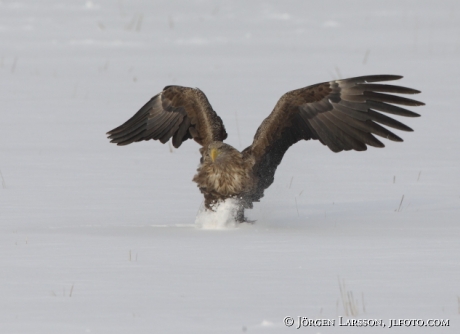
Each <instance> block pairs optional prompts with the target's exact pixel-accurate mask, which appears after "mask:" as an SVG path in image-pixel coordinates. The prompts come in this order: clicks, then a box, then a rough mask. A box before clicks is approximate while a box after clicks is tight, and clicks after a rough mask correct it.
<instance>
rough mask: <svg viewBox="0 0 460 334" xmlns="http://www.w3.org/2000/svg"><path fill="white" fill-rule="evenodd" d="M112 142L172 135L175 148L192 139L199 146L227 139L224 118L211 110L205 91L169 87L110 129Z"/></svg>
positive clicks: (158, 138)
mask: <svg viewBox="0 0 460 334" xmlns="http://www.w3.org/2000/svg"><path fill="white" fill-rule="evenodd" d="M107 135H108V137H109V139H111V143H116V144H117V145H128V144H131V143H133V142H138V141H141V140H150V139H154V140H160V142H162V143H163V144H164V143H166V142H167V141H168V140H169V139H170V138H171V137H172V144H173V146H174V147H176V148H177V147H179V146H180V145H181V144H182V143H183V142H184V141H186V140H187V139H189V138H193V139H194V140H195V141H196V142H197V143H199V144H200V145H203V146H205V145H207V144H209V143H211V142H213V141H223V140H224V139H226V138H227V132H225V127H224V124H223V123H222V119H221V118H220V117H219V116H217V114H216V112H215V111H214V110H213V109H212V107H211V105H210V104H209V101H208V99H207V98H206V95H204V93H203V92H202V91H201V90H199V89H197V88H189V87H181V86H167V87H165V88H164V89H163V91H162V92H161V93H160V94H158V95H155V96H154V97H153V98H152V99H151V100H150V101H149V102H147V103H146V104H145V105H144V106H143V107H142V108H141V109H140V110H139V111H138V112H137V113H136V114H135V115H134V116H133V117H131V118H130V119H129V120H128V121H126V122H125V123H123V124H122V125H120V126H119V127H117V128H115V129H113V130H111V131H109V132H107Z"/></svg>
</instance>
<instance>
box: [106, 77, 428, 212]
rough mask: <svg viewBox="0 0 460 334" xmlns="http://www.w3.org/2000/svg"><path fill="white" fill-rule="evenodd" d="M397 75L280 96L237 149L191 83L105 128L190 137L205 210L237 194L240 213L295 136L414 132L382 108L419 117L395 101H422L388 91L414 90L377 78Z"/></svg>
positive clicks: (361, 138) (331, 142) (175, 139)
mask: <svg viewBox="0 0 460 334" xmlns="http://www.w3.org/2000/svg"><path fill="white" fill-rule="evenodd" d="M401 78H402V76H397V75H372V76H363V77H355V78H349V79H344V80H335V81H329V82H324V83H320V84H316V85H313V86H308V87H304V88H300V89H297V90H293V91H290V92H288V93H286V94H284V95H283V96H282V97H281V98H280V99H279V100H278V102H277V104H276V105H275V108H274V109H273V111H272V112H271V114H270V115H269V116H268V117H267V118H266V119H265V120H264V121H263V122H262V124H261V125H260V127H259V128H258V129H257V132H256V135H255V137H254V141H253V143H252V145H251V146H249V147H247V148H246V149H245V150H243V151H242V152H239V151H238V150H236V149H235V148H233V147H231V146H230V145H228V144H224V143H223V141H224V140H225V139H226V138H227V133H226V132H225V127H224V125H223V123H222V120H221V119H220V117H219V116H217V114H216V112H215V111H214V110H213V109H212V107H211V105H210V104H209V101H208V99H207V98H206V96H205V95H204V93H203V92H202V91H201V90H199V89H195V88H188V87H180V86H167V87H165V88H164V90H163V91H162V92H161V93H160V94H158V95H155V96H154V97H153V98H152V99H151V100H150V101H149V102H147V104H145V105H144V106H143V107H142V108H141V109H140V110H139V111H138V112H137V113H136V114H135V115H134V116H133V117H132V118H130V119H129V120H128V121H127V122H125V123H124V124H122V125H121V126H119V127H117V128H115V129H113V130H112V131H109V132H108V133H107V134H108V135H109V139H111V142H112V143H116V144H117V145H128V144H131V143H133V142H137V141H141V140H150V139H155V140H157V139H158V140H160V141H161V142H162V143H166V142H167V141H168V140H169V139H171V138H172V143H173V145H174V147H176V148H177V147H179V146H180V145H181V144H182V142H184V141H185V140H187V139H194V140H195V141H196V142H197V143H199V144H200V145H201V146H202V148H201V149H200V152H201V154H202V159H201V165H200V167H199V168H198V173H197V174H196V175H195V177H194V179H193V181H195V182H196V183H197V184H198V187H199V188H200V191H201V192H202V193H203V194H204V197H205V205H206V208H207V209H212V205H213V204H214V203H218V202H219V201H222V200H225V199H226V198H230V197H233V198H237V199H239V200H240V203H241V209H240V212H239V213H238V217H237V218H238V219H239V220H242V219H243V210H244V208H251V207H252V203H253V202H256V201H259V200H260V198H261V197H263V193H264V190H265V189H267V188H268V187H269V186H270V185H271V184H272V183H273V180H274V175H275V171H276V168H277V167H278V165H279V164H280V162H281V160H282V158H283V156H284V154H285V152H286V151H287V149H288V148H289V147H290V146H291V145H293V144H295V143H296V142H298V141H299V140H302V139H303V140H309V139H317V140H319V141H320V142H321V143H322V144H323V145H326V146H327V147H329V149H331V150H332V151H333V152H340V151H343V150H345V151H349V150H356V151H364V150H366V149H367V146H368V145H369V146H374V147H384V145H383V143H382V142H381V141H380V140H378V139H377V138H375V137H374V135H377V136H380V137H383V138H386V139H389V140H392V141H402V139H401V138H400V137H398V136H397V135H395V134H394V133H392V132H391V131H389V130H388V129H387V128H385V127H383V126H381V125H380V124H382V125H385V126H388V127H390V128H394V129H398V130H402V131H412V129H411V128H409V127H408V126H406V125H404V124H402V123H400V122H398V121H396V120H394V119H393V118H390V117H388V116H386V115H384V114H382V112H383V113H386V114H393V115H398V116H405V117H417V116H420V115H419V114H416V113H414V112H412V111H409V110H407V109H404V108H401V107H399V106H396V105H404V106H420V105H424V103H422V102H419V101H415V100H411V99H408V98H405V97H401V96H397V95H391V94H387V93H396V94H417V93H420V92H419V91H417V90H415V89H411V88H405V87H400V86H393V85H386V84H380V83H375V82H382V81H391V80H398V79H401Z"/></svg>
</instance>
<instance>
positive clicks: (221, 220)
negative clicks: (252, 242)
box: [195, 198, 239, 230]
mask: <svg viewBox="0 0 460 334" xmlns="http://www.w3.org/2000/svg"><path fill="white" fill-rule="evenodd" d="M238 208H239V205H238V200H237V199H235V198H227V199H226V200H225V201H223V202H218V203H215V204H213V205H212V210H206V209H205V206H204V203H203V204H202V205H201V207H200V210H199V211H198V213H197V215H196V218H195V227H197V228H201V229H204V230H220V229H231V228H236V227H237V226H238V225H239V223H238V222H237V221H236V216H237V212H238Z"/></svg>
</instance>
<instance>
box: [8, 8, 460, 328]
mask: <svg viewBox="0 0 460 334" xmlns="http://www.w3.org/2000/svg"><path fill="white" fill-rule="evenodd" d="M459 36H460V3H459V2H458V1H456V0H450V1H448V0H446V1H409V0H389V1H364V0H363V1H358V0H356V1H339V0H331V1H315V2H312V1H283V2H280V1H262V0H255V1H204V0H202V1H141V0H136V1H127V0H119V1H109V0H91V1H83V0H82V1H77V0H74V1H63V0H61V1H58V0H42V1H33V0H28V1H26V0H17V1H9V0H1V1H0V40H1V47H0V98H1V102H2V103H1V111H0V171H1V175H0V176H1V177H0V182H1V185H0V268H1V270H0V296H1V298H0V333H35V334H36V333H38V334H41V333H47V334H49V333H243V332H247V333H281V332H283V333H284V332H291V333H292V332H296V329H295V328H293V327H291V328H287V327H285V326H284V324H283V318H284V317H285V316H293V317H295V318H296V317H297V316H304V317H308V318H313V319H316V318H326V319H336V320H337V319H338V316H339V315H343V316H346V315H347V313H348V314H349V315H348V316H346V319H353V318H357V319H368V318H371V319H383V320H384V321H388V319H390V318H397V319H404V318H417V319H425V320H426V319H433V318H435V319H436V318H438V319H450V326H449V327H443V328H417V327H401V328H393V329H388V328H384V329H382V328H366V329H356V328H351V327H339V326H335V327H321V328H319V327H317V328H302V329H300V330H299V331H303V332H306V333H356V332H360V331H361V332H363V333H381V332H382V333H383V332H392V333H403V332H404V333H438V332H439V333H459V330H460V301H459V296H460V226H459V217H460V187H459V186H460V177H459V170H460V153H459V152H460V136H459V133H458V124H459V122H460V113H459V109H458V106H459V105H460V94H459V92H460V81H459V79H458V78H459V75H460V67H459V62H458V61H459V59H460V37H459ZM381 73H384V74H386V73H388V74H402V75H404V76H405V78H404V79H403V80H401V81H399V82H398V83H399V84H401V85H403V86H408V87H413V88H416V89H420V90H421V91H422V92H423V93H422V94H420V95H419V96H417V98H419V99H420V100H422V101H424V102H426V104H427V105H426V106H425V107H420V108H414V111H416V112H420V113H421V114H422V117H420V118H414V119H404V120H403V121H405V123H407V124H408V125H409V126H411V127H413V128H414V129H415V132H413V133H401V132H397V133H398V135H401V136H402V137H403V138H404V139H405V142H404V143H393V142H389V141H385V144H386V146H387V147H386V148H384V149H374V148H371V149H369V151H367V152H364V153H362V152H359V153H358V152H343V153H339V154H334V153H332V152H330V151H329V150H328V149H327V148H325V147H324V146H323V145H321V144H320V143H318V142H311V141H310V142H302V143H298V144H296V145H295V146H294V147H292V148H291V149H290V150H289V151H288V153H287V154H286V156H285V158H284V160H283V163H282V164H281V166H280V167H279V169H278V171H277V173H276V176H275V183H274V184H273V185H272V186H271V187H270V188H269V189H268V190H267V191H266V193H265V197H264V198H263V200H262V202H261V203H260V204H257V205H256V206H255V208H254V209H253V210H248V211H247V212H246V214H247V215H248V216H249V218H250V219H255V220H257V222H256V223H255V224H253V225H248V224H243V225H241V226H239V227H238V228H233V229H227V230H214V231H208V230H203V229H197V228H195V225H194V220H195V217H196V214H197V210H198V209H199V207H200V204H201V202H202V196H201V194H200V193H199V191H198V189H197V188H196V185H195V184H194V183H193V182H192V181H191V179H192V177H193V175H194V173H195V169H196V166H197V164H198V162H199V153H198V146H197V144H196V143H193V142H190V141H187V142H186V143H184V144H183V145H182V147H181V148H180V149H178V150H175V149H174V150H172V149H171V147H170V146H169V145H161V144H160V143H158V142H143V143H137V144H135V145H129V146H126V147H117V146H115V145H113V144H109V142H108V140H107V139H106V136H105V132H107V131H108V130H110V129H112V128H114V127H115V126H118V125H120V124H121V123H122V122H124V121H126V120H127V119H128V118H129V117H130V116H132V115H133V114H134V112H136V111H137V110H138V109H139V107H141V106H142V105H143V104H144V103H145V102H146V101H147V100H148V99H149V98H150V97H151V96H153V95H154V94H156V93H158V92H159V91H161V89H162V88H163V87H164V86H166V85H168V84H180V85H185V86H192V87H199V88H201V89H202V90H203V91H204V92H205V93H206V94H207V96H208V98H209V100H210V101H211V103H212V105H213V107H214V109H215V110H217V112H218V113H219V115H220V116H221V117H222V118H223V120H224V122H225V125H226V127H227V131H228V133H229V138H228V141H227V142H228V143H229V144H231V145H233V146H235V147H236V148H239V149H243V148H245V147H246V146H247V145H249V144H250V143H251V141H252V137H253V135H254V133H255V130H256V129H257V127H258V126H259V125H260V123H261V121H262V120H263V119H264V118H265V117H266V116H267V115H268V113H269V112H270V111H271V110H272V108H273V106H274V105H275V103H276V101H277V99H278V98H279V97H280V96H281V95H282V94H283V93H285V92H286V91H289V90H292V89H295V88H299V87H303V86H307V85H310V84H314V83H317V82H321V81H327V80H330V79H334V78H344V77H349V76H357V75H366V74H381ZM403 196H404V198H403ZM402 198H403V200H402V203H401V199H402ZM351 295H352V297H350V298H349V297H348V296H351ZM347 303H348V304H347ZM350 306H354V311H353V313H354V314H355V315H354V316H353V315H350V314H351V313H350V309H349V307H350ZM347 310H348V311H347Z"/></svg>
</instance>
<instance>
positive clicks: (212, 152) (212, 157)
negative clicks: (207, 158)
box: [211, 148, 219, 162]
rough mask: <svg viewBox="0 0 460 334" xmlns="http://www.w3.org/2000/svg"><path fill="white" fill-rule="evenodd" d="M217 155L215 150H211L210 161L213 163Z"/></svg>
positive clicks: (217, 152)
mask: <svg viewBox="0 0 460 334" xmlns="http://www.w3.org/2000/svg"><path fill="white" fill-rule="evenodd" d="M218 155H219V151H218V150H217V149H216V148H213V149H211V160H212V162H214V160H216V158H217V156H218Z"/></svg>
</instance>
